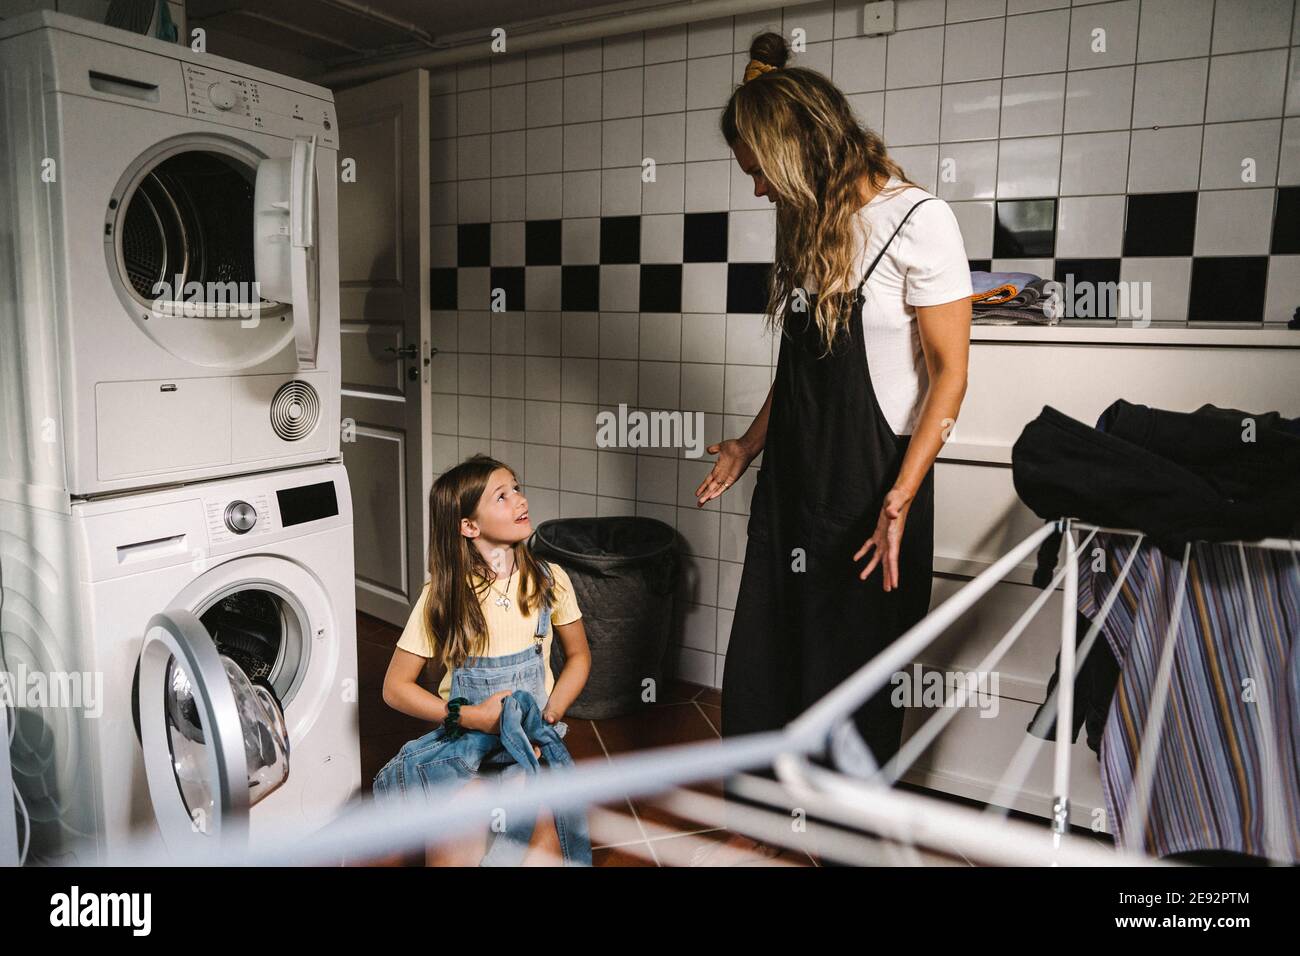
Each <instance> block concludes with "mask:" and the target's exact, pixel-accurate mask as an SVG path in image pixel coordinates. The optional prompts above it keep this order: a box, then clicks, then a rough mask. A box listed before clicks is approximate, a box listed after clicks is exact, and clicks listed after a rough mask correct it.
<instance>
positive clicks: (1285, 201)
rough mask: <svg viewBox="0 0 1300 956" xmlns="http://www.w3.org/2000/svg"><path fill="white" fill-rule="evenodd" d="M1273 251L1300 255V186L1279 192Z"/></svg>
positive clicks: (1274, 219)
mask: <svg viewBox="0 0 1300 956" xmlns="http://www.w3.org/2000/svg"><path fill="white" fill-rule="evenodd" d="M1292 56H1295V54H1294V53H1292ZM1271 251H1272V253H1273V255H1275V256H1278V255H1290V256H1293V255H1297V254H1300V186H1283V187H1282V188H1281V189H1279V190H1278V191H1277V204H1276V205H1275V206H1274V211H1273V245H1272V246H1271Z"/></svg>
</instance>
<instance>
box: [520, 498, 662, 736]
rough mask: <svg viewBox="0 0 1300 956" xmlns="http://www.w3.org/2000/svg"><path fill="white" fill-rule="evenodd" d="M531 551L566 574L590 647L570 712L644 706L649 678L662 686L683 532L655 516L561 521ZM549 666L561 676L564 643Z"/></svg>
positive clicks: (615, 712) (607, 713) (538, 536)
mask: <svg viewBox="0 0 1300 956" xmlns="http://www.w3.org/2000/svg"><path fill="white" fill-rule="evenodd" d="M532 548H533V553H534V554H535V555H536V556H537V557H538V558H541V559H543V560H546V561H551V562H554V563H555V564H558V565H560V567H562V568H564V570H565V571H567V572H568V574H569V578H570V580H572V582H573V591H574V594H575V596H576V597H577V599H578V606H579V608H581V609H582V622H583V626H584V628H585V630H586V632H587V642H588V643H589V644H590V645H591V675H590V677H588V679H587V685H586V687H585V688H583V691H582V693H581V694H579V695H578V699H577V700H576V701H574V703H573V706H572V707H570V708H569V714H571V715H572V716H574V717H581V718H585V719H587V720H598V719H601V718H604V717H617V716H619V715H621V714H627V713H631V712H632V711H635V710H637V709H639V708H641V707H642V706H644V701H643V700H642V693H643V688H644V681H645V680H646V679H647V678H650V679H652V680H654V682H655V684H654V686H655V687H656V688H657V689H661V688H662V687H663V678H664V674H663V667H664V655H665V653H666V652H667V650H668V639H669V635H670V633H671V631H672V625H673V597H674V595H675V593H676V591H677V573H678V569H679V566H680V564H679V558H678V551H677V532H676V531H674V530H673V528H672V527H671V526H670V525H667V524H664V522H662V521H657V520H655V519H654V518H641V517H607V518H559V519H556V520H552V521H545V522H543V523H542V524H541V525H539V526H538V528H537V530H536V532H535V533H534V535H533V541H532ZM551 666H552V668H553V669H554V671H555V673H556V674H559V672H560V668H562V667H563V666H564V649H563V648H562V647H561V646H560V642H559V641H558V640H555V641H552V642H551ZM657 692H661V690H659V691H657Z"/></svg>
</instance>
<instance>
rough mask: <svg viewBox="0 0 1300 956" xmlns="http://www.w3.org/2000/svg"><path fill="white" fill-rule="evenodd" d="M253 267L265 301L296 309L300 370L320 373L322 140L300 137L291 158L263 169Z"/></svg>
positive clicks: (259, 173)
mask: <svg viewBox="0 0 1300 956" xmlns="http://www.w3.org/2000/svg"><path fill="white" fill-rule="evenodd" d="M253 211H254V225H253V229H254V232H253V265H254V269H255V270H256V273H257V282H258V286H259V288H260V291H261V295H262V297H263V298H265V299H269V300H270V301H272V302H279V303H282V304H284V305H288V306H290V307H291V308H292V309H293V337H294V342H295V344H296V346H297V350H298V366H299V367H300V368H305V369H312V368H315V367H316V341H317V336H318V331H319V315H318V312H319V310H318V307H317V303H318V300H319V282H320V270H319V265H318V257H317V242H318V240H317V235H316V212H317V210H316V137H315V136H312V137H310V138H308V137H304V136H297V137H294V140H293V151H292V153H291V154H290V156H289V157H288V158H285V159H280V158H272V159H264V160H262V161H261V162H260V163H258V166H257V182H256V185H255V193H254V199H253Z"/></svg>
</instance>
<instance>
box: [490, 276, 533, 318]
mask: <svg viewBox="0 0 1300 956" xmlns="http://www.w3.org/2000/svg"><path fill="white" fill-rule="evenodd" d="M489 277H490V280H491V283H490V285H489V286H488V295H489V296H491V295H494V294H495V293H494V292H493V291H492V290H494V289H502V290H504V291H505V307H506V311H507V312H522V311H524V267H523V266H493V267H492V271H491V272H490V274H489ZM488 303H489V304H488V308H491V307H492V300H491V299H489V300H488Z"/></svg>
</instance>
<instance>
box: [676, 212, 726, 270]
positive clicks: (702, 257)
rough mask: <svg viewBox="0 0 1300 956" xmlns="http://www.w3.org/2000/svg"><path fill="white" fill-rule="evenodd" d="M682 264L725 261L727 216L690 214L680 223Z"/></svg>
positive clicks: (712, 213) (724, 214)
mask: <svg viewBox="0 0 1300 956" xmlns="http://www.w3.org/2000/svg"><path fill="white" fill-rule="evenodd" d="M682 261H683V262H726V261H727V214H726V213H725V212H691V213H687V214H686V217H685V219H684V220H683V222H682Z"/></svg>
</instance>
